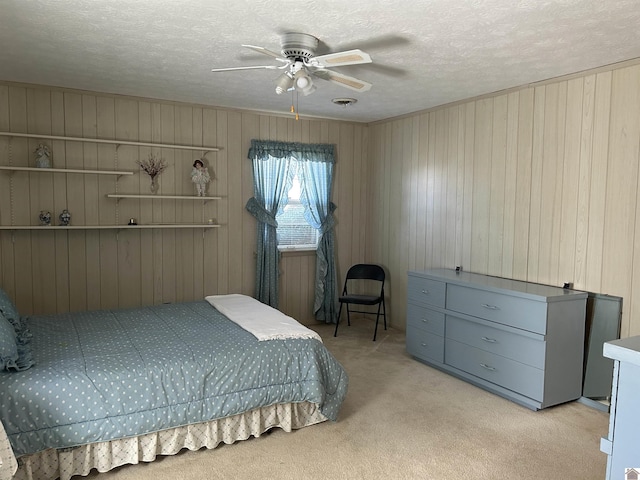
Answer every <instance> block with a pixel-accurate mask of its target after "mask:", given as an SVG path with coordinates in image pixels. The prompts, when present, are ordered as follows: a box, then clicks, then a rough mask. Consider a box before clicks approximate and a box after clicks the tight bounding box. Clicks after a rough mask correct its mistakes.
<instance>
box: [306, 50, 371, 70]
mask: <svg viewBox="0 0 640 480" xmlns="http://www.w3.org/2000/svg"><path fill="white" fill-rule="evenodd" d="M307 63H308V64H309V66H312V67H339V66H341V65H358V64H360V63H371V57H370V56H369V54H368V53H365V52H363V51H362V50H358V49H355V50H347V51H346V52H336V53H328V54H327V55H320V56H319V57H312V58H310V59H309V60H308V62H307Z"/></svg>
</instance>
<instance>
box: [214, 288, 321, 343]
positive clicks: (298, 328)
mask: <svg viewBox="0 0 640 480" xmlns="http://www.w3.org/2000/svg"><path fill="white" fill-rule="evenodd" d="M205 300H206V301H207V302H209V303H210V304H211V305H213V306H214V307H215V308H216V309H217V310H218V311H219V312H220V313H222V314H223V315H225V316H227V317H228V318H229V319H230V320H232V321H233V322H235V323H237V324H238V325H240V326H241V327H242V328H244V329H245V330H246V331H248V332H249V333H251V334H253V335H254V336H255V337H256V338H257V339H258V340H260V341H263V340H282V339H285V338H315V339H316V340H319V341H320V342H322V338H320V335H318V334H317V333H316V332H314V331H313V330H310V329H308V328H307V327H305V326H304V325H302V324H301V323H299V322H298V321H297V320H295V319H293V318H291V317H289V316H287V315H285V314H284V313H282V312H280V311H278V310H276V309H275V308H273V307H270V306H269V305H265V304H264V303H262V302H259V301H258V300H256V299H255V298H252V297H248V296H247V295H241V294H237V293H232V294H229V295H210V296H207V297H205Z"/></svg>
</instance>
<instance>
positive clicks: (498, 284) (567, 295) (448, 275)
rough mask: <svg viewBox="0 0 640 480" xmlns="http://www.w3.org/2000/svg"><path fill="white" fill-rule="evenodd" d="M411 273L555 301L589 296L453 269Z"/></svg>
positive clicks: (412, 273) (458, 283)
mask: <svg viewBox="0 0 640 480" xmlns="http://www.w3.org/2000/svg"><path fill="white" fill-rule="evenodd" d="M409 275H413V276H417V277H424V278H430V279H433V280H440V281H445V282H447V283H453V284H457V285H463V286H468V287H477V288H482V289H483V290H490V291H494V292H500V293H507V294H510V295H516V296H520V297H525V298H530V299H533V300H539V301H546V302H555V301H564V300H575V299H577V298H587V296H588V293H587V292H582V291H579V290H570V289H566V288H560V287H552V286H550V285H542V284H539V283H530V282H523V281H521V280H511V279H508V278H502V277H492V276H489V275H481V274H478V273H470V272H464V271H463V272H456V271H455V270H451V269H445V268H442V269H433V270H423V271H411V272H409Z"/></svg>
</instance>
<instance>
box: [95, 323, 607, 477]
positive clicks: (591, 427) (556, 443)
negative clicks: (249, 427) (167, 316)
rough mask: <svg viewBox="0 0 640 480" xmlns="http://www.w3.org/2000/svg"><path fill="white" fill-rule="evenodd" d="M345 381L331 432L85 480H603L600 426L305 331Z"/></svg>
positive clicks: (399, 350) (351, 334)
mask: <svg viewBox="0 0 640 480" xmlns="http://www.w3.org/2000/svg"><path fill="white" fill-rule="evenodd" d="M312 328H314V329H315V330H316V331H318V332H319V333H320V335H321V336H322V337H323V339H324V341H325V344H326V345H327V347H328V348H329V350H331V351H332V352H333V354H334V355H335V356H336V358H337V359H338V360H339V361H340V362H341V363H342V365H344V367H345V369H346V370H347V372H348V374H349V393H348V395H347V398H346V400H345V403H344V405H343V407H342V410H341V412H340V417H339V419H338V421H337V422H324V423H322V424H320V425H314V426H311V427H307V428H303V429H301V430H298V431H295V432H292V433H285V432H283V431H281V430H276V431H274V432H273V433H270V434H266V435H262V436H261V437H260V438H251V439H250V440H247V441H244V442H238V443H236V444H233V445H222V446H220V447H218V448H217V449H214V450H200V451H197V452H189V451H185V452H182V453H180V454H178V455H175V456H172V457H162V458H159V459H158V460H156V461H155V462H152V463H149V464H140V465H129V466H124V467H121V468H119V469H116V470H114V471H112V472H108V473H102V474H96V473H95V472H93V473H92V474H91V475H90V477H91V478H97V479H98V480H133V479H135V480H176V479H195V480H198V479H253V478H261V479H292V480H293V479H434V480H449V479H451V480H460V479H471V478H473V479H474V480H478V479H491V480H495V479H511V478H513V479H515V478H517V479H519V480H523V479H536V480H537V479H547V480H555V479H558V480H560V479H562V480H570V479H576V480H590V479H594V480H595V479H602V478H604V476H605V466H606V458H607V457H606V455H605V454H604V453H601V452H600V450H599V444H600V437H602V436H606V434H607V430H608V415H607V414H606V413H604V412H601V411H598V410H596V409H593V408H591V407H588V406H586V405H583V404H581V403H577V402H572V403H568V404H564V405H560V406H557V407H552V408H548V409H545V410H541V411H539V412H533V411H531V410H529V409H527V408H524V407H521V406H519V405H517V404H515V403H513V402H510V401H508V400H505V399H503V398H501V397H498V396H496V395H493V394H491V393H488V392H485V391H484V390H481V389H479V388H477V387H474V386H472V385H469V384H467V383H465V382H462V381H460V380H457V379H456V378H453V377H451V376H449V375H447V374H444V373H442V372H440V371H438V370H435V369H433V368H430V367H427V366H426V365H423V364H421V363H419V362H417V361H415V360H413V359H412V358H410V357H409V356H408V355H407V353H406V352H405V347H404V334H403V333H402V332H399V331H394V330H391V329H390V330H388V331H386V332H385V331H384V330H381V331H379V332H378V340H377V341H376V342H375V343H374V342H372V341H371V338H372V334H373V323H371V322H370V321H369V320H365V319H358V320H355V321H353V322H352V326H351V327H347V326H346V325H344V326H343V325H341V327H340V331H339V333H338V337H337V338H334V337H333V327H332V326H330V325H318V326H313V327H312Z"/></svg>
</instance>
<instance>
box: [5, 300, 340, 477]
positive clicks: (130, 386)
mask: <svg viewBox="0 0 640 480" xmlns="http://www.w3.org/2000/svg"><path fill="white" fill-rule="evenodd" d="M12 309H13V314H12V313H11V310H12ZM7 311H8V312H9V313H7ZM0 313H1V314H2V315H3V316H4V317H5V320H7V318H6V317H8V316H11V315H13V317H14V318H12V319H8V321H9V323H11V324H12V326H13V328H14V332H15V342H16V345H17V348H18V350H20V352H18V353H19V355H18V357H19V358H16V359H14V360H15V361H13V362H12V361H11V360H9V361H7V358H8V357H7V356H6V355H5V356H4V360H5V363H8V364H9V365H5V367H6V368H5V369H4V370H1V371H0V422H1V423H0V462H1V463H0V480H6V479H11V478H14V479H36V480H39V479H55V478H58V477H59V478H61V479H62V480H66V479H69V478H70V477H71V476H73V475H87V474H88V473H89V472H90V471H91V469H97V470H98V471H100V472H103V471H108V470H110V469H112V468H115V467H117V466H120V465H124V464H129V463H138V462H140V461H144V462H148V461H153V460H154V459H155V458H156V456H157V455H172V454H175V453H177V452H178V451H180V450H182V449H183V448H188V449H190V450H197V449H200V448H203V447H206V448H215V447H216V446H217V445H219V444H220V443H221V442H224V443H227V444H229V443H233V442H235V441H238V440H245V439H247V438H249V437H250V436H256V437H257V436H260V435H261V434H262V433H264V432H266V431H268V430H270V429H272V428H274V427H279V428H282V429H284V430H286V431H291V430H293V429H297V428H302V427H305V426H309V425H313V424H316V423H320V422H323V421H326V420H336V419H337V415H338V411H339V409H340V406H341V404H342V402H343V400H344V397H345V395H346V392H347V385H348V378H347V375H346V372H345V371H344V369H343V368H342V366H341V365H340V363H339V362H338V361H337V360H336V359H335V358H334V357H333V356H332V355H331V353H330V352H329V351H328V350H327V349H326V348H325V347H324V345H323V343H322V340H321V339H320V337H319V336H318V335H317V333H315V332H313V331H312V330H310V329H308V328H306V327H304V326H302V325H301V324H299V323H298V322H296V321H295V320H293V319H292V318H290V317H287V316H285V315H283V314H282V313H280V312H278V311H277V310H275V309H272V308H271V307H268V306H266V305H263V304H261V303H260V302H257V301H256V300H254V299H252V298H250V297H246V296H244V295H221V296H213V297H207V298H206V299H203V300H201V301H194V302H185V303H177V304H163V305H156V306H149V307H143V308H132V309H121V310H101V311H94V312H79V313H67V314H56V315H42V316H34V317H30V318H24V317H19V315H18V314H17V312H15V307H14V306H13V305H12V304H11V302H10V301H8V300H7V297H6V294H4V302H3V300H2V298H0ZM2 320H3V319H2V318H0V321H2ZM6 323H7V322H6V321H5V324H6ZM0 325H1V324H0ZM5 326H6V325H5ZM1 331H2V330H1V328H0V332H1ZM5 337H6V335H5ZM0 353H1V352H0ZM14 357H15V355H14ZM0 358H3V357H2V355H1V354H0ZM31 364H33V365H31ZM0 366H1V365H0ZM16 459H17V464H18V466H17V472H16V473H15V476H13V471H14V470H15V468H16V465H15V464H16Z"/></svg>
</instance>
